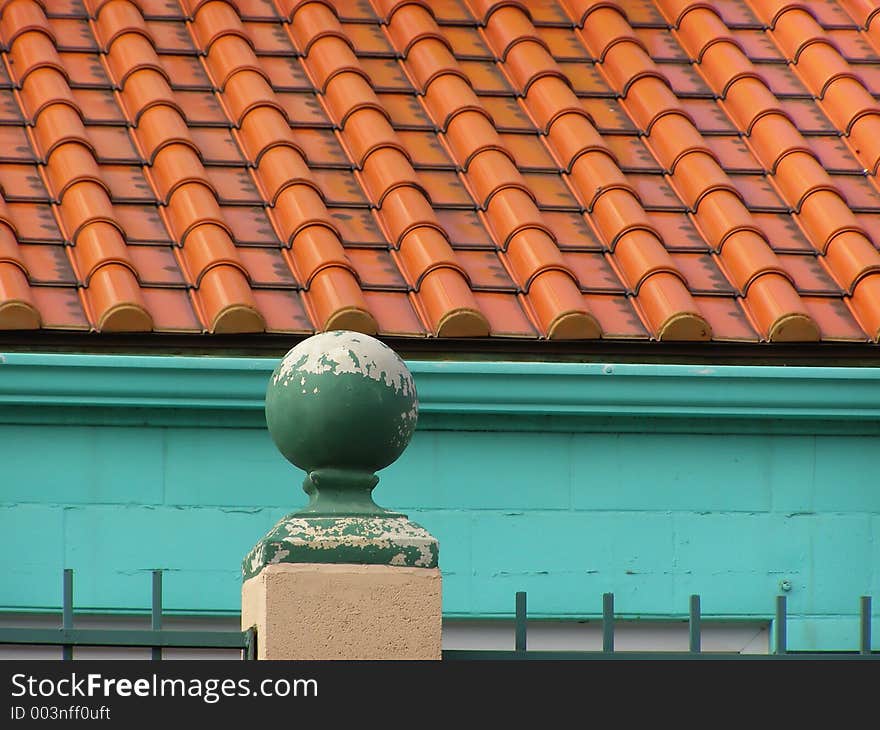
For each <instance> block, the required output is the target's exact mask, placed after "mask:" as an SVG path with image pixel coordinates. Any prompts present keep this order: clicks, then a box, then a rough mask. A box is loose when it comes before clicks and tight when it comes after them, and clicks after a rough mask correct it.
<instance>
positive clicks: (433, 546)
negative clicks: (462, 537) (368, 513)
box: [241, 514, 438, 580]
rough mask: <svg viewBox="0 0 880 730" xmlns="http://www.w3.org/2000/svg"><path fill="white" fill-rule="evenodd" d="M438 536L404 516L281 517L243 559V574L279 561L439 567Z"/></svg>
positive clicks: (249, 575) (252, 575)
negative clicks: (377, 517)
mask: <svg viewBox="0 0 880 730" xmlns="http://www.w3.org/2000/svg"><path fill="white" fill-rule="evenodd" d="M437 557H438V547H437V540H436V539H435V538H434V537H433V536H432V535H431V534H430V533H429V532H428V531H427V530H425V528H423V527H421V526H419V525H417V524H416V523H414V522H411V521H410V520H408V519H407V518H406V517H385V518H380V519H376V518H372V517H307V518H306V517H297V516H296V515H295V514H292V515H288V516H287V517H284V518H283V519H281V520H280V521H279V522H278V523H277V524H276V525H275V527H273V528H272V530H271V531H270V532H269V533H268V534H267V535H266V536H265V537H264V538H263V539H262V540H260V542H258V543H257V544H256V545H255V546H254V548H253V550H251V551H250V553H248V555H247V556H246V557H245V559H244V560H243V561H242V566H241V567H242V578H243V579H244V580H247V579H248V578H252V577H254V576H255V575H257V574H259V572H260V571H261V570H262V569H263V568H264V567H265V566H267V565H273V564H276V563H354V564H370V565H396V566H402V567H410V568H436V567H437Z"/></svg>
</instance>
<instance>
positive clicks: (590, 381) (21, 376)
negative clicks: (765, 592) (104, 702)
mask: <svg viewBox="0 0 880 730" xmlns="http://www.w3.org/2000/svg"><path fill="white" fill-rule="evenodd" d="M277 363H278V361H277V360H275V359H265V358H226V357H223V358H217V357H182V356H181V357H174V356H162V357H144V356H125V355H63V354H28V353H7V354H0V406H2V407H3V411H2V412H0V419H2V418H4V416H5V417H6V418H8V417H9V416H10V414H13V413H14V414H17V415H18V414H20V411H19V409H28V408H40V409H41V413H42V417H43V418H45V417H50V418H51V412H52V411H54V410H57V409H65V408H68V409H69V408H75V409H92V408H100V409H107V410H110V411H113V410H118V411H119V416H120V418H122V419H125V418H126V416H125V412H129V413H131V412H132V411H136V412H137V413H136V415H134V419H135V420H137V421H138V422H143V419H144V417H145V416H146V417H147V419H148V422H149V423H155V424H158V423H161V422H167V423H177V422H178V421H179V418H180V416H181V415H182V414H181V411H189V412H191V413H196V412H200V413H203V414H210V413H212V412H217V411H223V412H225V413H227V414H229V415H233V414H238V415H239V416H244V418H240V419H237V420H236V421H234V422H228V421H226V422H224V423H215V424H214V425H219V426H222V425H229V426H239V425H243V422H245V421H248V420H252V419H248V418H247V417H246V416H247V415H253V414H257V415H258V420H260V421H262V422H263V423H264V422H265V419H264V417H263V410H264V401H265V394H266V385H267V383H268V380H269V377H270V375H271V373H272V370H273V369H274V368H275V366H276V365H277ZM407 366H408V367H409V369H410V371H411V372H412V373H413V376H414V378H415V381H416V387H417V390H418V396H419V418H420V422H421V421H423V420H424V419H431V420H432V425H434V421H439V424H438V425H441V427H442V423H443V422H444V421H443V420H442V418H443V417H449V416H454V417H458V418H460V419H465V420H466V419H468V418H471V417H488V418H487V420H486V421H484V422H482V423H480V424H479V426H480V427H488V428H490V429H491V428H498V429H503V430H507V429H509V428H512V427H513V428H515V427H517V423H518V421H517V419H522V418H527V419H532V418H535V417H539V418H540V417H547V416H550V417H554V418H566V419H575V420H577V419H583V418H592V419H595V418H601V419H606V418H615V419H629V418H637V419H645V418H659V419H663V420H669V419H672V420H675V419H710V420H712V421H716V422H717V419H728V420H731V421H736V420H739V419H746V420H748V421H753V420H754V419H760V420H783V421H791V420H810V421H818V422H832V421H833V422H837V423H838V424H840V425H844V424H845V423H852V422H859V423H875V424H876V423H877V422H878V421H880V369H877V368H845V367H817V368H813V367H781V366H776V367H771V366H737V365H727V366H703V365H699V366H694V365H653V364H617V363H607V364H593V363H586V364H570V363H521V362H436V361H432V362H424V361H409V362H407ZM44 409H49V410H44ZM145 412H146V413H145ZM163 413H164V414H165V415H164V416H163V415H162V414H163ZM494 416H502V417H503V420H501V421H494V424H495V425H494V426H493V419H492V417H494ZM520 423H521V421H520ZM461 425H462V423H461V421H457V422H456V423H455V424H454V426H453V427H455V428H458V427H461ZM544 427H546V424H541V428H544ZM568 427H570V424H568V425H567V426H566V428H568ZM844 427H845V426H844Z"/></svg>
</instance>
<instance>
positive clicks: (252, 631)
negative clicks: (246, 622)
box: [244, 626, 257, 660]
mask: <svg viewBox="0 0 880 730" xmlns="http://www.w3.org/2000/svg"><path fill="white" fill-rule="evenodd" d="M244 658H245V659H248V660H254V659H256V658H257V629H256V628H255V627H254V626H251V627H250V628H249V629H248V630H247V631H246V632H245V643H244Z"/></svg>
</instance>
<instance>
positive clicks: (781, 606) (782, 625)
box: [773, 596, 788, 654]
mask: <svg viewBox="0 0 880 730" xmlns="http://www.w3.org/2000/svg"><path fill="white" fill-rule="evenodd" d="M787 620H788V618H787V616H786V612H785V596H776V621H775V623H774V626H773V629H774V633H775V635H776V652H775V653H776V654H785V653H786V651H787V649H786V646H785V644H786V635H785V634H786V630H787V627H786V621H787Z"/></svg>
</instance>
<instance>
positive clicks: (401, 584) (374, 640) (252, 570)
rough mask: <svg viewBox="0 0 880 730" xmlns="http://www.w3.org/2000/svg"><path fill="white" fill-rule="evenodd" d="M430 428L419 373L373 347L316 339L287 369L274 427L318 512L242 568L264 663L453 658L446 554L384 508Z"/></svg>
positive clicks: (280, 374) (346, 339) (288, 524)
mask: <svg viewBox="0 0 880 730" xmlns="http://www.w3.org/2000/svg"><path fill="white" fill-rule="evenodd" d="M417 419H418V398H417V395H416V389H415V383H414V382H413V378H412V374H411V373H410V371H409V369H408V368H407V367H406V365H405V364H404V362H403V360H401V359H400V358H399V357H398V356H397V354H396V353H395V352H394V351H393V350H391V349H390V348H388V347H387V346H386V345H384V344H383V343H382V342H380V341H379V340H377V339H375V338H373V337H369V336H367V335H363V334H360V333H356V332H348V331H344V330H335V331H330V332H325V333H323V334H319V335H315V336H313V337H309V338H308V339H306V340H304V341H303V342H301V343H300V344H298V345H297V346H296V347H294V348H293V349H292V350H290V352H288V353H287V355H285V357H284V358H283V360H282V361H281V363H280V364H279V365H278V367H276V368H275V371H274V372H273V374H272V376H271V378H270V382H269V385H268V388H267V391H266V423H267V426H268V428H269V433H270V435H271V437H272V439H273V441H274V442H275V445H276V446H277V447H278V450H279V451H280V452H281V453H282V455H283V456H284V457H285V458H286V459H287V460H288V461H290V462H291V463H293V464H294V465H295V466H298V467H299V468H300V469H302V470H303V471H305V472H306V477H305V481H304V482H303V490H304V491H305V492H306V494H307V495H308V496H309V503H308V505H306V506H305V507H304V508H302V509H301V510H299V511H298V512H293V513H291V514H289V515H287V516H285V517H283V518H282V519H281V520H280V521H279V522H278V523H277V524H276V525H275V527H273V528H272V530H270V531H269V532H268V533H267V534H266V535H265V536H264V537H263V538H262V539H261V540H260V541H259V542H258V543H257V544H256V545H255V546H254V548H253V549H252V550H251V552H250V553H249V554H248V555H247V556H246V557H245V558H244V561H243V563H242V577H243V581H244V582H243V585H242V628H243V629H245V630H247V629H250V628H252V627H255V628H256V640H257V658H258V659H440V656H441V648H440V629H441V611H440V582H441V581H440V569H439V568H438V567H437V559H438V545H437V541H436V540H435V539H434V537H432V536H431V535H430V534H429V533H428V532H427V531H426V530H425V529H424V528H422V527H421V526H419V525H417V524H415V523H414V522H411V521H410V520H409V519H407V517H406V515H402V514H399V513H396V512H390V511H388V510H385V509H383V508H381V507H379V506H378V505H377V504H376V503H375V502H373V499H372V496H371V493H372V491H373V487H375V486H376V484H377V482H378V481H379V478H378V477H377V476H376V475H375V473H374V472H376V471H378V470H380V469H383V468H385V467H386V466H388V465H390V464H392V463H393V462H394V461H396V460H397V458H398V457H400V455H401V454H402V453H403V451H404V449H405V448H406V446H407V444H408V443H409V441H410V439H411V438H412V435H413V432H414V431H415V427H416V421H417Z"/></svg>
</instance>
